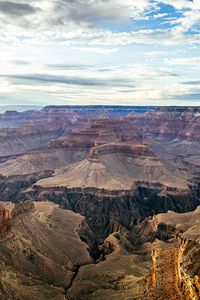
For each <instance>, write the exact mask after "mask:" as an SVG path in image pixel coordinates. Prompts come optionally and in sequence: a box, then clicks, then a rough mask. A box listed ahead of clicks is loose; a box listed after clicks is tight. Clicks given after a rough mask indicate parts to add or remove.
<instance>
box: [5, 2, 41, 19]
mask: <svg viewBox="0 0 200 300" xmlns="http://www.w3.org/2000/svg"><path fill="white" fill-rule="evenodd" d="M37 10H38V9H36V8H35V7H33V6H31V5H30V4H28V3H17V2H11V1H1V2H0V12H2V13H4V14H7V15H13V16H22V15H29V14H34V13H36V11H37Z"/></svg>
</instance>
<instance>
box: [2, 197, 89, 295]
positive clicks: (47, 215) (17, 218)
mask: <svg viewBox="0 0 200 300" xmlns="http://www.w3.org/2000/svg"><path fill="white" fill-rule="evenodd" d="M0 211H1V216H2V217H1V235H0V239H1V241H0V245H1V248H0V255H1V262H0V264H1V268H0V278H1V279H0V280H1V285H0V299H2V300H3V299H6V300H11V299H12V300H15V299H17V300H19V299H20V300H24V299H31V300H32V299H34V300H35V299H42V300H43V299H44V300H45V299H52V300H54V299H55V300H61V299H65V298H64V294H65V289H67V288H68V287H69V286H70V285H71V281H72V280H73V278H74V276H75V275H76V272H77V269H78V268H79V267H80V266H81V265H85V264H90V263H91V261H92V260H91V257H90V255H89V253H88V249H87V248H88V247H87V245H86V244H85V243H83V242H82V241H81V240H80V238H79V236H78V232H79V230H80V228H81V226H82V224H83V223H84V218H83V217H81V216H80V215H77V214H74V213H72V212H69V211H66V210H63V209H61V208H59V207H58V206H57V205H55V204H52V203H48V202H46V203H42V202H38V203H35V204H33V203H31V202H26V203H24V204H19V205H13V204H9V203H4V204H2V205H1V207H0ZM8 222H9V226H8Z"/></svg>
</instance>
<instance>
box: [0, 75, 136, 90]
mask: <svg viewBox="0 0 200 300" xmlns="http://www.w3.org/2000/svg"><path fill="white" fill-rule="evenodd" d="M2 77H3V78H4V79H7V80H9V81H10V82H11V83H13V84H15V85H34V84H38V85H40V84H42V85H52V84H61V85H78V86H90V87H93V86H97V87H98V86H99V87H102V86H103V87H105V86H108V87H109V86H126V87H133V86H134V85H133V83H132V82H131V81H130V80H129V79H127V78H110V79H109V80H108V79H103V78H87V77H78V76H71V77H70V76H56V75H48V74H24V75H6V76H2Z"/></svg>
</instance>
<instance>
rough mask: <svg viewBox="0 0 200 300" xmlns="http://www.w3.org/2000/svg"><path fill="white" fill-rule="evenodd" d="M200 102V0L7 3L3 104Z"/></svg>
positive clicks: (0, 56) (0, 7) (1, 11)
mask: <svg viewBox="0 0 200 300" xmlns="http://www.w3.org/2000/svg"><path fill="white" fill-rule="evenodd" d="M76 104H78V105H80V104H83V105H84V104H86V105H88V104H93V105H95V104H103V105H195V106H196V105H197V106H198V105H200V0H193V1H192V0H18V1H17V0H15V1H2V0H0V105H76Z"/></svg>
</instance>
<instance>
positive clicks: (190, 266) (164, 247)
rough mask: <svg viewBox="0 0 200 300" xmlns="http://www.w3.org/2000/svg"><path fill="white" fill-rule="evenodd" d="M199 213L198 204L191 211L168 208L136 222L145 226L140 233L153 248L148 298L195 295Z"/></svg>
mask: <svg viewBox="0 0 200 300" xmlns="http://www.w3.org/2000/svg"><path fill="white" fill-rule="evenodd" d="M199 213H200V208H199V207H198V208H197V209H196V211H194V212H191V213H183V214H177V213H174V212H168V213H166V214H160V215H157V216H154V217H153V218H152V219H149V221H148V220H145V221H142V223H141V224H140V225H139V227H140V226H141V228H144V227H146V228H148V229H146V231H144V236H146V241H147V240H151V241H152V242H151V247H150V248H151V249H153V250H152V265H153V266H152V273H151V275H149V276H147V278H146V281H147V287H146V290H147V295H148V299H150V300H154V299H155V300H162V299H180V300H182V299H184V300H191V299H194V300H198V299H199V296H200V289H199V288H200V286H199V279H200V278H199V275H200V267H199V266H200V261H199V257H200V256H199V254H200V243H199V241H200V235H199V228H200V227H199V226H200V222H199ZM164 228H165V230H164ZM163 232H164V235H163ZM148 236H149V237H148Z"/></svg>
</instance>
